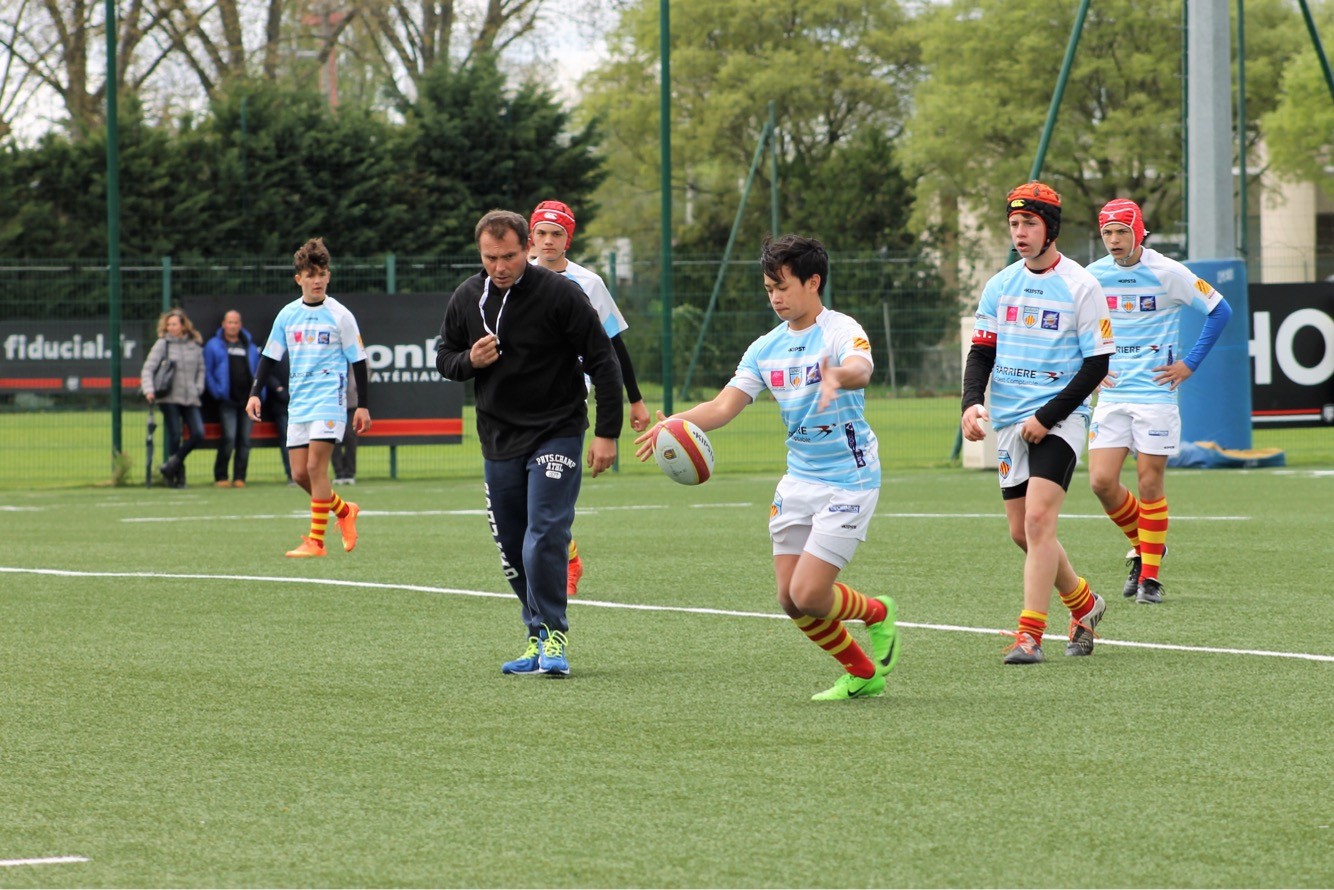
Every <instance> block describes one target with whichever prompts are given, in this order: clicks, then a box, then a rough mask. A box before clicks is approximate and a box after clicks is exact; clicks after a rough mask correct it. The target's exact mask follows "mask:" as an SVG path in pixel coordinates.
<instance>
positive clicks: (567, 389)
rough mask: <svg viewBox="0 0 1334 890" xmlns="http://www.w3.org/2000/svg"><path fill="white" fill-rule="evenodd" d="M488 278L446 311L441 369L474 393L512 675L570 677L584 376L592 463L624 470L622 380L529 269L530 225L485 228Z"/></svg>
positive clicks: (584, 306) (572, 291) (545, 281)
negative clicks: (569, 593) (514, 629)
mask: <svg viewBox="0 0 1334 890" xmlns="http://www.w3.org/2000/svg"><path fill="white" fill-rule="evenodd" d="M475 235H476V241H477V249H478V250H479V251H480V252H481V255H482V266H483V269H484V271H483V272H482V273H479V274H477V275H474V276H473V277H472V278H469V279H468V280H467V281H465V282H463V283H462V284H460V285H459V286H458V289H457V290H455V291H454V295H453V296H452V297H450V300H449V306H448V307H447V308H446V309H445V321H444V324H442V325H441V326H440V345H439V347H437V349H436V355H435V366H436V368H438V369H439V370H440V373H441V374H443V375H444V376H445V377H447V378H449V379H450V380H468V379H470V378H471V379H472V380H473V381H474V390H475V394H476V398H477V436H478V438H479V439H480V440H481V443H482V457H483V459H484V460H483V466H484V470H485V477H486V500H487V513H488V516H489V518H490V520H491V533H492V535H494V537H495V539H496V546H497V547H499V548H500V563H501V567H502V568H503V569H504V572H505V577H506V579H508V581H509V583H510V587H512V588H513V589H514V592H515V594H516V595H517V596H518V597H519V601H520V602H521V603H522V604H523V623H524V626H525V627H526V628H527V645H526V648H525V649H524V652H523V654H522V655H520V656H519V657H518V658H516V659H514V660H513V661H508V662H506V663H505V664H504V665H502V667H501V672H502V673H506V674H547V675H548V676H565V675H567V674H569V672H570V665H569V660H568V657H567V655H566V651H565V650H566V634H567V633H568V632H569V624H568V622H567V621H566V617H565V609H566V595H565V574H566V564H567V561H568V548H569V544H570V527H571V526H572V525H573V523H574V503H575V500H576V499H577V498H578V496H579V485H580V482H581V480H582V473H583V469H582V466H581V464H580V456H581V454H580V453H581V452H582V450H583V437H584V430H586V429H588V393H587V389H586V387H585V385H584V374H585V372H587V374H588V375H589V376H590V377H591V378H592V379H593V387H594V395H595V397H596V398H597V428H596V429H595V431H594V439H593V442H592V444H591V445H590V446H589V449H588V455H587V462H588V466H589V467H590V468H591V469H592V471H593V475H594V476H597V475H598V474H599V473H601V472H602V471H603V470H606V469H608V468H609V467H611V465H612V464H613V463H614V462H615V461H616V440H617V439H618V438H619V437H620V435H621V421H622V406H621V369H620V365H618V364H617V362H616V354H615V353H614V352H613V351H612V347H611V341H610V340H608V339H607V334H606V331H604V330H603V329H602V325H601V324H599V322H598V316H597V312H595V311H594V310H593V307H592V305H591V304H590V303H589V302H588V298H587V297H586V296H584V292H583V291H582V290H581V289H580V288H579V285H577V284H575V283H574V282H573V281H571V280H569V279H568V278H566V277H565V276H563V275H560V274H558V273H556V272H551V271H549V270H547V269H544V268H541V267H540V266H530V265H529V264H528V221H527V220H525V219H524V218H523V217H522V216H520V215H519V214H517V213H511V212H510V211H507V210H493V211H491V212H490V213H488V214H486V215H485V216H483V217H482V218H481V220H480V221H478V223H477V228H476V232H475Z"/></svg>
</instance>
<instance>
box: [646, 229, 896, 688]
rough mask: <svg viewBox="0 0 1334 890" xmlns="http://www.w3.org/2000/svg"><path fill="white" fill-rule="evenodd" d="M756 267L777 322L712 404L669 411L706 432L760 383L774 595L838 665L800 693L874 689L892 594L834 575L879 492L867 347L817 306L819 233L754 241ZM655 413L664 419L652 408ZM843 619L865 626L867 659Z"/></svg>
mask: <svg viewBox="0 0 1334 890" xmlns="http://www.w3.org/2000/svg"><path fill="white" fill-rule="evenodd" d="M760 265H761V268H762V270H763V272H764V289H765V290H766V291H767V292H768V294H769V304H770V306H772V307H773V310H774V312H775V313H777V315H778V317H779V318H780V319H782V320H783V323H782V324H780V325H779V326H778V327H777V328H775V329H774V330H772V331H770V332H769V333H768V334H766V335H764V336H763V337H760V338H759V339H758V340H756V341H755V342H754V343H752V344H751V345H750V347H749V348H748V349H747V350H746V352H745V354H744V355H743V356H742V357H741V363H740V364H739V365H738V366H737V369H736V374H735V375H734V376H733V377H732V380H731V381H730V382H729V383H728V384H727V385H726V386H724V387H723V389H722V391H721V392H719V393H718V395H717V396H716V397H714V399H713V400H712V401H709V402H703V403H701V404H699V405H696V406H695V407H693V408H691V409H690V410H688V411H682V412H680V413H679V414H675V415H673V416H674V417H677V418H680V419H682V420H687V421H689V422H690V423H693V424H695V425H696V426H698V427H699V428H700V429H702V430H705V431H708V430H714V429H718V428H719V427H721V426H723V425H725V424H727V423H728V422H729V421H731V420H732V419H733V418H735V417H736V416H737V415H738V414H740V413H741V411H742V409H744V408H745V407H746V406H747V405H749V404H750V403H751V402H753V401H754V400H755V397H756V396H757V395H759V394H760V393H761V392H763V391H765V390H768V392H769V393H770V394H771V395H772V396H773V397H774V399H775V400H776V401H777V402H778V405H779V410H780V412H781V414H782V420H783V425H784V427H785V428H786V430H787V454H788V460H787V474H786V475H784V476H783V478H782V479H780V480H779V482H778V490H777V492H776V493H775V494H774V500H773V504H772V505H771V506H770V508H769V534H770V537H771V538H772V539H773V555H774V575H775V577H776V579H777V582H778V602H779V604H780V605H781V606H782V607H783V611H784V612H786V613H787V615H788V617H789V618H791V619H792V620H793V622H795V623H796V625H797V627H798V628H799V629H800V630H801V632H802V633H804V634H805V635H806V636H807V638H809V639H810V640H811V641H812V642H813V643H815V644H816V645H817V646H819V647H820V648H821V649H824V650H825V651H826V652H828V653H829V654H830V655H831V656H833V657H834V658H835V659H837V660H838V661H839V663H840V664H842V665H843V668H844V673H843V675H842V676H841V677H839V679H838V682H836V683H835V684H834V685H833V687H831V688H830V689H827V690H825V691H824V692H820V693H816V694H815V695H814V696H812V699H814V700H816V701H831V700H843V699H851V698H870V697H874V696H878V695H881V694H882V693H883V692H884V691H885V677H886V676H887V675H888V674H889V672H890V671H891V670H893V668H894V665H895V663H896V662H897V661H898V657H899V644H898V630H897V627H896V624H895V609H894V601H893V600H892V599H890V598H889V597H888V596H877V597H868V596H865V595H864V594H862V593H859V592H858V591H856V590H853V589H852V588H851V587H849V586H848V585H846V584H843V583H841V582H839V581H838V575H839V572H840V571H841V570H842V569H843V568H844V567H845V566H846V565H847V564H848V562H849V561H850V560H851V559H852V555H853V553H855V552H856V550H857V545H858V544H859V543H861V542H862V541H865V540H866V530H867V527H868V526H869V524H870V522H871V517H872V516H873V515H874V513H875V507H876V502H877V501H878V500H879V497H880V455H879V453H878V450H877V447H876V438H875V433H873V432H872V431H871V428H870V426H868V425H867V423H866V414H865V408H866V399H865V395H864V389H865V387H866V384H868V383H869V382H870V380H871V374H872V371H873V369H874V364H873V362H872V360H871V344H870V342H869V341H868V340H867V337H866V332H865V331H864V330H863V329H862V326H861V325H860V324H858V323H857V321H856V320H855V319H853V318H851V317H850V316H847V315H844V314H842V313H841V312H835V311H834V310H832V309H827V308H825V306H824V304H823V301H822V299H821V297H822V294H823V293H824V285H825V282H826V281H827V280H828V279H829V255H828V254H827V253H826V252H825V249H824V246H823V245H822V244H821V243H820V242H819V241H816V240H815V239H813V238H804V237H802V236H800V235H784V236H783V237H781V238H779V239H777V240H766V241H765V243H764V250H763V253H762V254H761V258H760ZM658 417H659V419H660V420H666V419H667V418H664V417H663V415H662V412H661V411H659V412H658ZM656 432H657V427H656V426H655V427H653V428H652V429H650V430H649V431H648V432H646V433H645V434H644V435H642V436H640V437H639V438H638V439H636V440H635V444H636V445H638V446H639V450H638V451H637V452H636V454H637V455H638V457H639V459H640V460H641V461H643V460H648V458H649V457H650V456H652V454H653V440H654V436H655V434H656ZM845 621H861V622H863V623H865V625H866V629H867V632H868V635H869V636H870V638H871V648H872V657H873V658H874V660H872V658H868V657H867V656H866V653H865V651H864V650H863V649H862V648H861V647H860V646H858V645H857V643H856V641H854V640H853V638H852V635H851V634H850V633H849V632H848V629H847V628H846V627H845V626H844V623H843V622H845Z"/></svg>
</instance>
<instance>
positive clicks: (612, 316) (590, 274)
mask: <svg viewBox="0 0 1334 890" xmlns="http://www.w3.org/2000/svg"><path fill="white" fill-rule="evenodd" d="M561 274H562V275H564V276H565V277H566V278H568V279H570V280H571V281H573V282H574V283H575V284H577V285H579V287H580V288H582V289H583V292H584V293H586V294H588V302H590V303H592V304H593V308H594V309H596V310H597V313H598V321H600V322H602V329H603V330H604V331H606V332H607V336H608V337H615V336H616V335H617V334H619V333H621V331H624V330H627V329H628V328H629V327H630V324H629V322H627V321H626V320H625V316H624V315H622V314H621V310H620V309H619V308H618V307H617V305H616V301H615V300H613V299H612V297H611V291H609V290H607V285H606V282H604V281H603V280H602V276H601V275H599V274H598V273H596V272H594V271H593V270H592V269H588V268H585V267H583V266H581V265H579V264H578V263H572V262H569V261H567V264H566V266H565V271H564V272H562V273H561Z"/></svg>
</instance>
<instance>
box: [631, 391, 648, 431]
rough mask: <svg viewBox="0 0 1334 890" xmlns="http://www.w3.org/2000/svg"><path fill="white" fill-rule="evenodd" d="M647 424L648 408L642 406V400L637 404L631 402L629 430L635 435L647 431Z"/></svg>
mask: <svg viewBox="0 0 1334 890" xmlns="http://www.w3.org/2000/svg"><path fill="white" fill-rule="evenodd" d="M648 423H649V417H648V407H647V406H646V405H645V404H644V400H643V399H640V400H639V401H638V402H631V403H630V429H632V430H634V431H635V432H637V433H642V432H643V431H644V430H646V429H648Z"/></svg>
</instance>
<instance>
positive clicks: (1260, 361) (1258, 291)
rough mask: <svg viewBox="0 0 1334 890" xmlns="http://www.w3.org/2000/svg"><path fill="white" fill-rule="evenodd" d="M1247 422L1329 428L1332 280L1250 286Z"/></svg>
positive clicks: (1333, 382)
mask: <svg viewBox="0 0 1334 890" xmlns="http://www.w3.org/2000/svg"><path fill="white" fill-rule="evenodd" d="M1251 330H1252V338H1251V341H1250V356H1251V360H1252V363H1253V366H1254V367H1253V372H1254V373H1253V377H1252V380H1253V383H1252V385H1251V422H1252V423H1254V424H1255V426H1257V427H1270V428H1272V427H1276V426H1329V425H1334V282H1329V281H1324V282H1320V283H1316V284H1253V285H1251Z"/></svg>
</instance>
